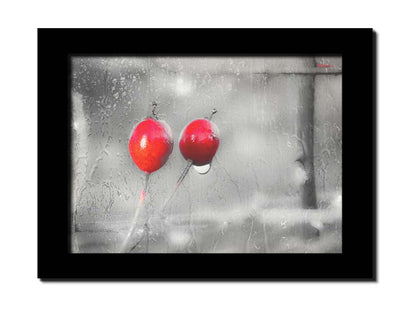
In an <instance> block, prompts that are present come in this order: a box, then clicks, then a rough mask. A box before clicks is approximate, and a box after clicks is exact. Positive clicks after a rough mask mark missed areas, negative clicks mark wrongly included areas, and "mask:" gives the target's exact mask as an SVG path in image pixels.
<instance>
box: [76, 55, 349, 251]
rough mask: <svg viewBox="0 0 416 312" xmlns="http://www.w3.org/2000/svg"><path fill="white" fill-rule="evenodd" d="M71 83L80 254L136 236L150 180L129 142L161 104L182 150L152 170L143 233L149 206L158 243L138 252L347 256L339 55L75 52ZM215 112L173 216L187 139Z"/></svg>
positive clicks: (154, 240)
mask: <svg viewBox="0 0 416 312" xmlns="http://www.w3.org/2000/svg"><path fill="white" fill-rule="evenodd" d="M326 66H330V67H326ZM71 79H72V86H71V92H72V231H71V236H72V237H71V241H72V252H74V253H114V252H117V250H118V248H119V246H120V244H121V243H122V241H123V239H124V237H125V235H126V234H127V231H128V228H129V226H130V224H131V222H132V218H133V215H134V212H135V209H136V207H137V203H138V200H139V196H140V192H141V190H142V187H143V182H144V173H143V172H141V171H140V169H138V168H137V167H136V166H135V164H134V163H133V161H132V160H131V158H130V155H129V150H128V141H129V136H130V133H131V131H132V130H133V128H134V127H135V126H136V125H137V123H138V122H140V121H141V120H142V119H143V118H145V117H146V116H148V115H149V114H150V111H151V103H152V102H153V101H156V102H157V103H158V114H159V116H160V117H161V119H163V120H165V121H166V122H167V123H168V124H169V125H170V127H171V129H172V133H173V137H174V149H173V152H172V154H171V156H170V158H169V160H168V162H167V163H166V164H165V166H163V167H162V168H161V169H159V170H158V171H156V172H154V173H152V174H151V175H150V181H149V188H148V194H147V197H146V202H145V207H143V213H141V214H140V216H139V227H138V230H137V232H136V233H135V234H134V235H135V238H136V239H137V240H139V239H140V238H141V237H142V236H143V232H144V227H143V225H144V222H145V218H146V214H148V215H149V216H150V219H149V240H148V242H144V240H143V243H141V244H139V245H138V246H137V248H135V249H134V250H133V252H137V253H141V252H146V247H145V245H146V243H148V252H152V253H165V252H175V253H177V252H180V253H246V252H247V253H265V252H267V253H340V252H342V101H341V99H342V59H341V57H261V58H260V57H74V58H72V77H71ZM213 108H216V109H217V110H218V113H217V114H215V115H214V117H213V122H214V123H216V124H217V126H218V128H219V130H220V146H219V148H218V151H217V154H216V156H215V158H214V160H213V162H212V167H211V170H210V171H209V172H208V173H207V174H206V175H200V174H198V173H197V172H196V171H195V170H193V169H191V170H190V172H189V174H188V176H186V178H185V180H184V182H183V184H182V185H181V186H180V188H179V190H178V192H177V193H176V195H175V197H174V198H173V200H172V202H171V215H169V216H168V217H169V223H163V222H162V221H161V211H160V208H161V206H162V205H163V203H164V202H165V201H166V199H167V198H168V196H169V195H170V194H171V193H172V192H173V188H174V186H175V183H176V180H177V178H178V177H179V175H180V173H181V172H182V170H183V169H184V167H185V166H186V161H185V160H184V159H183V157H182V155H181V154H180V151H179V147H178V140H179V134H180V132H181V130H182V128H183V127H184V126H185V125H186V124H187V123H188V122H189V121H191V120H193V119H196V118H202V117H206V116H209V114H210V111H211V110H212V109H213Z"/></svg>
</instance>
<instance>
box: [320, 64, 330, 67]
mask: <svg viewBox="0 0 416 312" xmlns="http://www.w3.org/2000/svg"><path fill="white" fill-rule="evenodd" d="M316 66H318V67H334V65H329V64H317V65H316Z"/></svg>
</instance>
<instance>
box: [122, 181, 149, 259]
mask: <svg viewBox="0 0 416 312" xmlns="http://www.w3.org/2000/svg"><path fill="white" fill-rule="evenodd" d="M149 176H150V174H149V173H146V175H145V178H144V186H143V190H142V192H141V194H140V198H139V204H138V205H137V208H136V212H135V214H134V217H133V220H132V223H131V226H130V229H129V231H128V233H127V236H126V238H125V239H124V241H123V244H122V246H121V249H120V252H121V253H125V252H126V251H127V245H128V243H129V241H130V238H131V235H132V234H133V232H134V231H135V229H136V227H137V221H138V220H137V219H138V217H139V213H140V211H141V207H142V205H143V203H144V200H145V198H146V192H147V187H148V185H149ZM146 229H147V230H148V228H147V224H146ZM147 235H148V234H147Z"/></svg>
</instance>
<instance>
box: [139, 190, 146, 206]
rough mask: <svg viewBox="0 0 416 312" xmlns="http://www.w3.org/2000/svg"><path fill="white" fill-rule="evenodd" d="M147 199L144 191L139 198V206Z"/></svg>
mask: <svg viewBox="0 0 416 312" xmlns="http://www.w3.org/2000/svg"><path fill="white" fill-rule="evenodd" d="M145 197H146V191H145V190H142V193H141V194H140V198H139V205H140V203H141V202H142V201H144V198H145Z"/></svg>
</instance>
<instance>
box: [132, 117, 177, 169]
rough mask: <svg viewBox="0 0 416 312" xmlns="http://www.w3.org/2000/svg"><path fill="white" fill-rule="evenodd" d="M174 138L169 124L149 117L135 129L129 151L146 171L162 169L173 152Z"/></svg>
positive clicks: (135, 161) (137, 163)
mask: <svg viewBox="0 0 416 312" xmlns="http://www.w3.org/2000/svg"><path fill="white" fill-rule="evenodd" d="M172 149H173V139H172V131H171V129H170V127H169V125H168V124H167V123H166V122H164V121H161V120H155V119H153V118H147V119H145V120H144V121H142V122H141V123H139V124H138V125H137V127H136V128H135V129H134V131H133V133H132V135H131V137H130V142H129V151H130V155H131V158H132V159H133V161H134V163H135V164H136V165H137V167H139V168H140V169H141V170H143V171H144V172H146V173H151V172H154V171H156V170H158V169H160V168H161V167H162V166H163V165H164V164H165V163H166V161H167V160H168V158H169V155H170V154H171V153H172Z"/></svg>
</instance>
